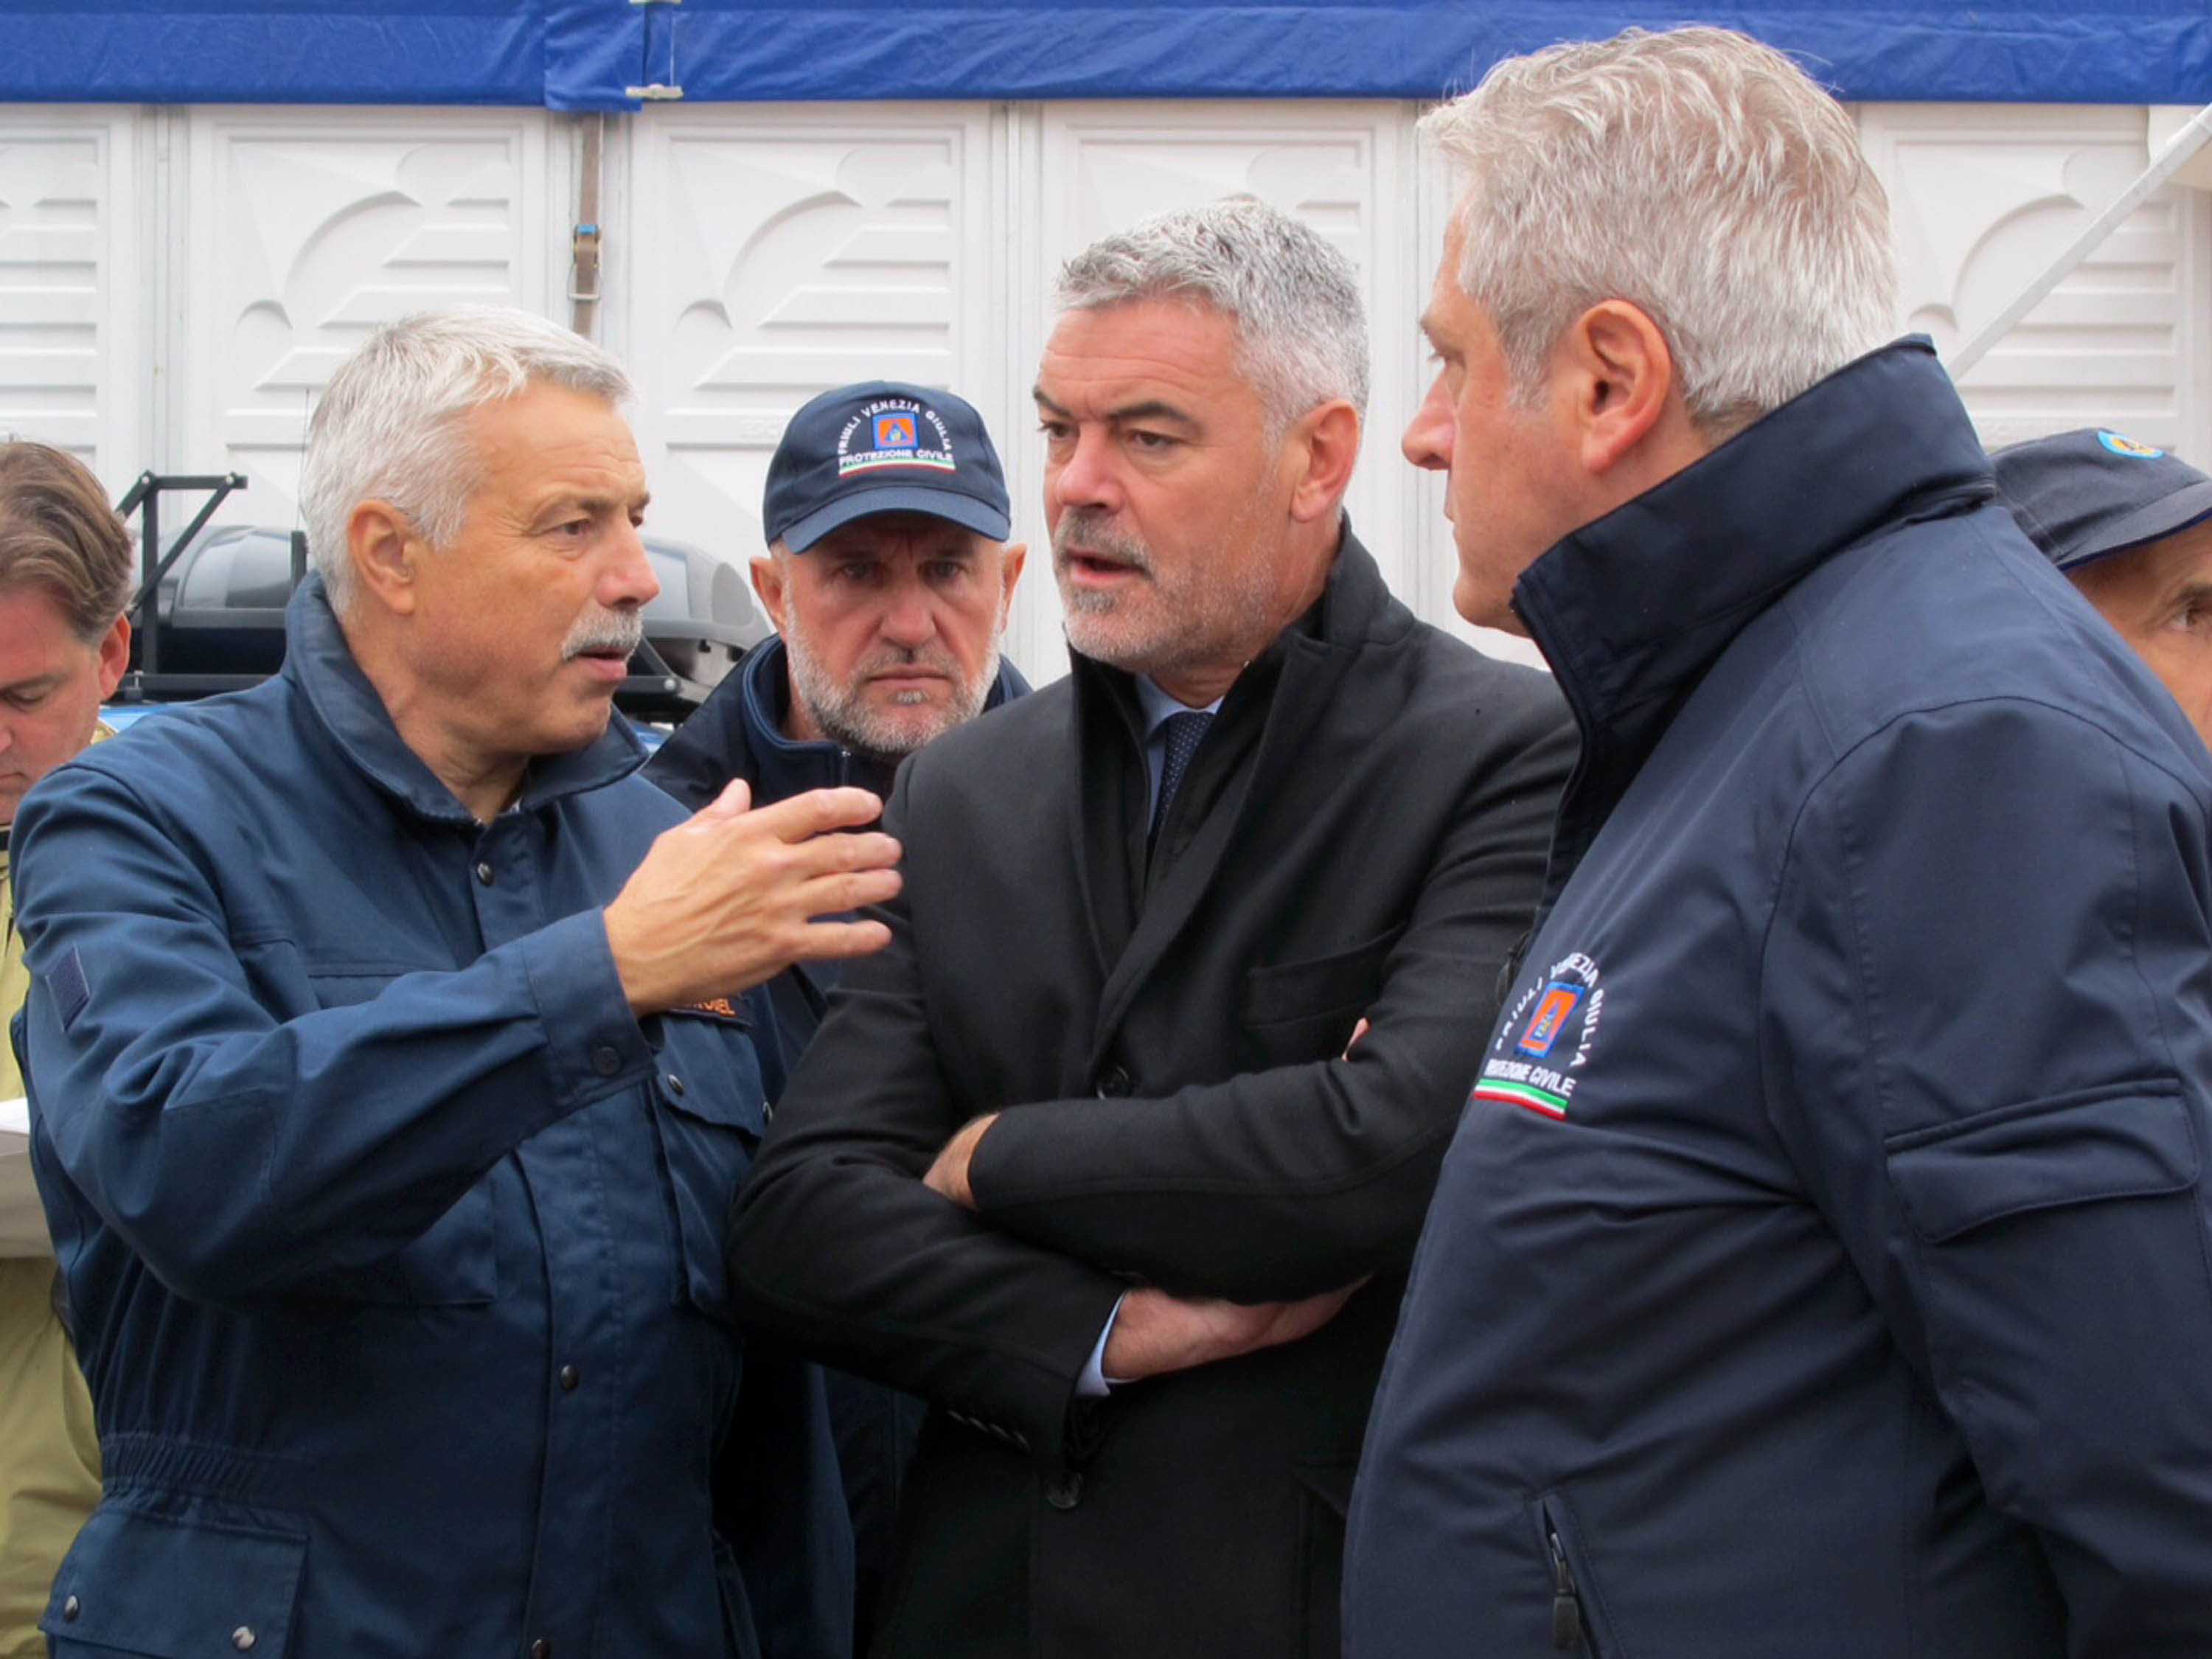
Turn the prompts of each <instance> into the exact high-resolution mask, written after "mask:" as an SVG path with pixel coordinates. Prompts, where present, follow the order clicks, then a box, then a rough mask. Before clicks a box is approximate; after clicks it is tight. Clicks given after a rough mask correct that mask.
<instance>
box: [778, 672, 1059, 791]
mask: <svg viewBox="0 0 2212 1659" xmlns="http://www.w3.org/2000/svg"><path fill="white" fill-rule="evenodd" d="M788 664H789V657H788V654H787V653H786V651H785V650H784V645H783V641H781V639H779V638H776V637H775V636H773V635H771V636H770V637H769V638H768V639H765V640H763V641H761V642H760V643H759V644H758V645H757V646H755V647H753V648H752V649H751V650H750V651H749V652H747V653H745V659H744V662H742V663H741V664H739V665H738V669H737V672H738V675H739V676H741V678H740V679H739V681H738V698H739V703H738V707H739V709H740V711H741V713H742V716H743V718H744V726H745V744H746V747H747V748H748V749H749V750H750V751H751V755H752V770H753V781H755V782H756V783H757V785H758V786H759V787H758V788H757V790H756V792H755V794H756V797H757V799H761V800H764V801H766V800H783V799H787V798H788V797H790V796H792V795H797V794H803V793H805V792H806V791H807V790H809V789H827V788H831V787H835V786H836V785H838V784H847V783H850V784H858V785H859V786H860V787H861V788H863V789H872V790H873V791H874V792H875V793H877V794H878V795H889V794H890V792H891V778H892V775H893V774H894V773H895V772H896V770H897V769H896V767H890V766H878V765H877V764H876V763H873V762H872V761H867V760H864V759H862V758H861V757H860V756H858V755H855V754H854V753H853V752H852V751H851V750H848V749H846V748H845V747H844V746H843V745H842V744H836V743H832V742H830V741H829V740H828V739H827V738H790V737H786V736H785V735H784V731H783V721H784V717H785V716H786V715H787V714H789V713H790V712H791V673H790V669H789V666H788ZM1029 689H1030V684H1029V682H1028V681H1027V680H1025V679H1024V678H1022V675H1021V671H1020V670H1019V669H1018V668H1016V667H1015V666H1014V665H1013V664H1012V663H1011V662H1009V661H1008V660H1006V658H1004V657H1001V658H1000V659H999V672H998V676H997V678H994V680H993V681H992V682H991V690H990V691H989V693H988V694H987V696H985V697H984V699H983V711H984V712H986V713H987V712H988V711H989V710H991V709H994V708H997V707H998V706H999V705H1000V703H1003V702H1012V700H1013V699H1014V698H1016V697H1018V696H1024V695H1025V694H1026V693H1027V692H1028V690H1029Z"/></svg>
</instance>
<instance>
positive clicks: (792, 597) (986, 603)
mask: <svg viewBox="0 0 2212 1659" xmlns="http://www.w3.org/2000/svg"><path fill="white" fill-rule="evenodd" d="M1007 508H1008V503H1007V501H1006V474H1005V472H1004V471H1002V469H1001V468H1000V464H999V452H998V450H997V448H996V447H994V445H993V444H992V442H991V434H990V432H989V430H988V428H986V427H985V426H984V424H983V417H982V416H980V415H978V414H977V413H976V412H975V409H974V408H973V407H972V406H971V405H970V404H969V403H968V402H967V400H966V399H964V398H958V397H955V396H954V395H953V394H952V393H951V392H939V391H934V390H932V389H931V388H929V387H927V386H908V385H905V384H903V383H901V382H897V381H891V380H866V381H862V382H861V383H860V384H859V385H856V386H840V387H838V388H837V389H836V391H834V392H823V394H822V395H821V396H820V397H818V398H814V399H813V400H812V401H811V402H810V403H808V404H805V406H804V407H802V408H801V409H800V410H799V412H798V413H797V414H795V415H793V416H792V417H791V423H790V424H789V425H788V426H787V427H786V428H784V433H783V437H782V439H781V441H779V442H778V443H777V445H776V447H775V454H774V455H773V456H772V457H770V458H769V467H768V488H767V490H766V492H765V494H764V495H763V501H762V507H761V524H762V527H763V530H765V531H766V532H767V535H768V543H769V545H768V551H767V553H766V554H764V555H763V556H761V557H759V558H757V559H755V560H754V561H753V562H752V579H753V588H754V591H755V592H757V593H758V594H759V595H760V599H761V604H762V605H763V607H764V608H765V609H766V610H767V611H768V613H769V617H770V618H771V619H772V620H773V621H774V622H775V627H776V637H775V638H774V639H772V640H769V641H766V642H765V643H763V644H762V645H760V646H758V647H756V648H755V649H754V650H752V651H750V652H749V653H747V654H746V656H745V659H744V661H743V662H742V663H740V664H738V665H737V666H736V667H735V668H734V669H732V671H731V672H730V673H729V675H728V676H727V677H726V678H725V679H724V680H723V681H722V683H721V684H720V685H719V686H717V687H716V688H715V689H714V695H713V696H709V697H708V699H707V701H706V702H703V703H702V704H701V705H700V706H699V708H697V709H696V711H694V713H693V714H691V716H690V719H688V720H685V721H684V724H683V726H681V727H680V728H678V731H677V732H676V734H675V735H674V736H673V737H671V738H669V739H668V741H667V742H666V743H665V744H662V745H661V746H660V748H659V750H658V751H657V752H656V753H655V754H654V755H653V758H652V759H651V760H650V761H648V762H647V763H646V769H645V775H646V776H647V777H648V778H650V779H652V780H653V781H654V782H655V783H657V784H659V786H660V787H662V788H663V789H665V790H666V791H668V793H670V794H671V795H673V796H675V797H676V799H678V800H680V801H682V802H683V803H684V805H686V806H689V807H691V808H693V809H694V810H696V809H697V808H699V807H702V806H704V805H707V804H708V802H709V801H711V800H713V799H714V798H715V797H716V796H717V795H719V794H720V793H722V791H723V790H724V789H726V787H729V784H730V782H731V781H732V779H739V778H741V779H743V780H744V781H745V782H746V783H747V784H748V785H750V787H751V790H752V799H753V801H754V803H755V805H767V804H768V803H769V802H770V801H778V800H785V799H789V798H790V797H791V796H793V795H796V794H799V793H804V792H805V791H806V790H809V789H825V788H832V787H836V786H839V785H844V784H853V785H857V786H859V787H861V788H864V789H868V790H872V791H873V792H874V793H876V794H877V795H878V797H881V796H885V795H888V794H890V789H891V775H892V774H893V772H895V771H896V769H897V768H898V763H900V762H901V761H902V760H904V759H905V758H906V757H908V755H910V754H912V753H913V752H914V751H915V750H917V749H919V748H921V746H922V744H926V743H927V742H929V741H930V740H931V739H932V738H937V737H941V736H942V735H943V734H944V733H945V732H949V731H951V729H952V728H953V727H954V726H959V725H962V724H964V723H965V722H966V721H969V720H973V719H974V718H975V716H976V715H977V714H981V713H982V711H983V710H985V709H986V708H997V707H998V706H999V705H1000V703H1003V702H1006V701H1008V700H1009V699H1010V698H1013V697H1018V696H1021V695H1022V694H1023V693H1024V692H1025V691H1027V690H1029V689H1030V688H1029V683H1028V682H1027V681H1026V680H1024V679H1023V678H1022V677H1021V673H1020V671H1019V670H1018V669H1017V668H1015V666H1014V665H1013V664H1012V663H1011V662H1008V661H1006V659H1004V658H1003V657H1002V656H1001V655H1000V650H999V646H1000V640H1001V639H1002V638H1003V637H1004V635H1005V633H1006V616H1007V612H1008V610H1009V608H1010V607H1011V606H1012V604H1013V598H1014V584H1015V582H1016V581H1017V580H1019V579H1020V576H1021V574H1022V563H1023V560H1024V556H1025V555H1026V553H1027V549H1026V548H1024V547H1023V546H1021V545H1019V544H1013V545H1009V544H1007V541H1006V537H1007V533H1008V532H1009V530H1010V528H1011V527H1012V526H1011V521H1010V519H1009V515H1008V510H1007ZM802 555H803V557H802ZM835 985H836V963H832V962H811V963H799V964H795V965H794V966H793V969H791V971H790V972H788V973H787V974H784V975H780V976H779V977H778V978H777V979H776V980H775V981H774V982H773V985H772V987H771V993H772V995H773V998H774V1001H775V1012H776V1029H777V1031H778V1032H779V1034H780V1035H781V1037H782V1039H783V1047H784V1056H785V1059H786V1060H787V1061H789V1062H792V1063H794V1064H795V1063H796V1062H797V1060H798V1058H799V1054H801V1053H802V1052H803V1051H804V1050H805V1047H806V1044H807V1043H808V1042H810V1041H811V1039H812V1037H813V1036H814V1030H815V1027H816V1026H817V1025H819V1024H821V1023H822V1012H823V1007H824V1006H825V1005H826V1003H827V1000H828V998H829V991H830V989H831V988H832V987H834V986H835Z"/></svg>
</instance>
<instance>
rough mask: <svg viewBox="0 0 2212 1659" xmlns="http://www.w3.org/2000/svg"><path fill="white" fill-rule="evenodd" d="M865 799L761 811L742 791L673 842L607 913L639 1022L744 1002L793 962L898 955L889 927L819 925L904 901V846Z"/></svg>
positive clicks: (835, 793)
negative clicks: (866, 827)
mask: <svg viewBox="0 0 2212 1659" xmlns="http://www.w3.org/2000/svg"><path fill="white" fill-rule="evenodd" d="M882 811H883V803H882V802H880V801H878V799H876V798H875V797H874V796H873V795H872V794H870V793H868V792H867V791H866V790H865V789H816V790H811V791H809V792H808V793H805V794H803V795H793V797H791V799H788V800H781V801H778V802H776V803H775V805H772V806H763V807H759V808H757V809H756V808H755V807H753V805H752V794H751V791H750V790H749V789H748V788H747V787H745V785H744V783H743V782H737V783H732V785H730V787H728V788H726V789H725V790H723V791H722V793H720V795H718V796H717V797H716V798H715V799H714V800H713V801H711V802H709V803H708V805H706V806H705V807H704V808H702V810H701V811H699V812H698V813H697V814H696V815H695V816H694V817H692V818H691V819H690V821H689V822H688V823H679V824H678V825H677V826H676V827H675V828H674V829H668V830H664V831H663V832H662V833H661V835H660V836H659V837H658V838H657V839H656V840H655V841H654V842H653V846H652V848H650V849H649V850H648V851H647V854H646V855H645V860H644V861H643V862H642V863H641V864H640V865H639V866H638V867H637V869H636V871H635V873H633V874H632V875H631V877H630V878H629V881H628V882H627V883H625V884H623V890H622V891H621V892H619V893H617V894H616V895H615V898H614V902H612V903H611V904H609V905H608V906H607V908H606V924H607V944H608V945H609V946H610V947H611V949H612V951H613V952H614V958H615V970H616V972H617V973H618V974H619V975H621V976H622V983H623V994H625V995H626V996H628V998H629V1006H630V1007H631V1009H632V1010H633V1011H634V1012H636V1013H638V1014H641V1015H643V1014H656V1013H659V1012H662V1011H663V1010H665V1009H668V1008H674V1007H678V1006H682V1005H684V1004H685V1003H690V1002H700V1001H705V1000H710V999H713V998H715V997H726V996H734V995H735V994H738V992H740V991H744V990H749V989H750V988H751V987H753V986H756V985H758V984H760V983H761V982H762V981H763V980H767V979H769V978H771V977H773V976H774V975H776V974H778V973H781V971H782V970H783V969H786V968H787V967H789V966H790V965H791V964H792V963H794V962H808V961H817V960H823V959H827V958H830V957H857V956H865V955H866V954H867V953H868V952H869V951H880V950H881V949H883V947H884V945H888V944H889V943H890V929H889V928H887V927H884V925H883V924H882V923H881V922H879V921H816V920H815V918H816V917H817V916H834V915H838V914H840V913H841V912H844V911H850V910H857V909H860V908H862V907H863V906H866V905H870V904H880V903H882V902H884V900H886V899H889V898H890V897H891V896H894V895H895V894H896V893H897V891H898V890H899V874H898V872H897V870H896V869H895V868H894V867H893V866H895V865H896V863H897V862H898V857H899V844H898V843H897V842H896V841H893V840H892V839H891V838H890V836H886V835H882V834H880V833H872V834H866V835H837V834H833V833H831V832H833V831H836V830H841V829H857V828H858V827H859V826H860V825H861V824H865V823H873V822H874V821H875V820H876V818H877V817H879V816H880V815H881V813H882Z"/></svg>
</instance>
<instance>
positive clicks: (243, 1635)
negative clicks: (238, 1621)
mask: <svg viewBox="0 0 2212 1659" xmlns="http://www.w3.org/2000/svg"><path fill="white" fill-rule="evenodd" d="M259 1639H260V1638H258V1637H257V1636H256V1635H254V1633H253V1626H251V1625H240V1626H239V1627H238V1628H237V1629H236V1630H234V1631H233V1632H231V1633H230V1644H231V1646H233V1647H234V1648H236V1649H237V1650H239V1651H240V1653H251V1652H252V1651H253V1644H254V1643H256V1642H257V1641H258V1640H259Z"/></svg>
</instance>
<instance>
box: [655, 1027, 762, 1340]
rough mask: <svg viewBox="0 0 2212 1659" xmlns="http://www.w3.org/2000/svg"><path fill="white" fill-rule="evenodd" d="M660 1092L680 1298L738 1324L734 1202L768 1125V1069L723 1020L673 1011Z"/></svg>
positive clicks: (658, 1112)
mask: <svg viewBox="0 0 2212 1659" xmlns="http://www.w3.org/2000/svg"><path fill="white" fill-rule="evenodd" d="M665 1018H666V1021H667V1025H666V1030H667V1033H668V1036H667V1038H666V1040H665V1042H664V1043H663V1046H662V1048H661V1054H660V1068H661V1069H660V1073H659V1076H658V1077H657V1078H656V1079H654V1081H653V1089H652V1104H653V1137H654V1144H655V1145H656V1146H658V1148H659V1154H660V1179H661V1189H662V1194H663V1195H664V1197H665V1199H666V1200H667V1203H668V1207H669V1211H670V1214H671V1220H672V1222H673V1225H674V1226H675V1230H676V1245H677V1255H678V1267H679V1273H678V1284H677V1286H676V1300H677V1301H678V1303H679V1304H684V1303H689V1304H690V1305H691V1306H693V1307H695V1308H697V1309H698V1310H700V1311H701V1312H702V1313H705V1314H708V1315H711V1316H714V1318H717V1319H727V1318H729V1317H730V1297H729V1272H728V1269H727V1268H726V1267H725V1266H724V1265H723V1251H724V1249H725V1248H726V1245H727V1243H728V1241H729V1231H730V1225H729V1223H730V1201H731V1200H732V1199H733V1198H734V1197H735V1196H736V1195H737V1190H738V1183H739V1182H742V1181H743V1180H744V1177H745V1174H746V1172H747V1171H748V1170H750V1169H751V1167H752V1159H753V1153H754V1152H755V1151H756V1150H757V1148H758V1147H759V1146H760V1139H761V1132H762V1130H763V1127H764V1126H765V1124H766V1121H767V1119H766V1115H765V1108H766V1105H767V1101H766V1098H765V1097H764V1096H763V1092H762V1089H761V1080H760V1067H759V1064H758V1062H757V1060H755V1059H754V1057H753V1055H752V1054H751V1051H750V1048H749V1047H747V1046H745V1045H744V1044H743V1042H741V1040H739V1039H738V1037H737V1036H736V1035H735V1034H734V1033H733V1032H726V1031H724V1030H720V1029H719V1027H720V1025H721V1024H722V1022H720V1021H715V1020H709V1019H705V1018H685V1017H683V1016H681V1015H678V1014H674V1013H671V1014H670V1015H668V1016H665Z"/></svg>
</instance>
